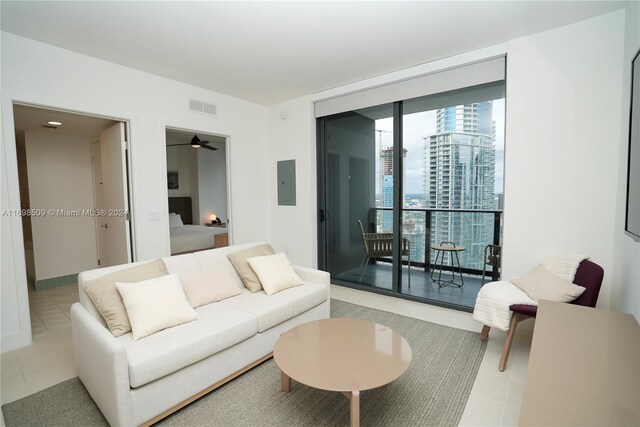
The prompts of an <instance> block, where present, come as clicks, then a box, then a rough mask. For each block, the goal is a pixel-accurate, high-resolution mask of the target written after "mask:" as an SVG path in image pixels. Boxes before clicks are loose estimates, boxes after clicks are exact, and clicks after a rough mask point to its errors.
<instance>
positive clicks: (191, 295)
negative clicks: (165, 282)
mask: <svg viewBox="0 0 640 427" xmlns="http://www.w3.org/2000/svg"><path fill="white" fill-rule="evenodd" d="M180 283H182V289H184V294H185V295H186V296H187V300H188V301H189V304H191V307H193V308H196V307H200V306H201V305H205V304H210V303H212V302H216V301H221V300H223V299H227V298H231V297H233V296H236V295H238V294H240V293H242V291H241V290H240V289H238V287H237V286H236V285H235V284H233V281H232V280H230V278H229V277H228V276H226V273H224V272H223V271H220V272H217V273H214V272H208V273H185V274H181V275H180Z"/></svg>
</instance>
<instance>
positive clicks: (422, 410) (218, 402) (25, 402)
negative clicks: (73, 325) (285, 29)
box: [2, 300, 485, 427]
mask: <svg viewBox="0 0 640 427" xmlns="http://www.w3.org/2000/svg"><path fill="white" fill-rule="evenodd" d="M331 317H350V318H358V319H367V320H372V321H374V322H377V323H380V324H383V325H386V326H389V327H391V328H392V329H393V330H395V331H396V332H399V333H400V334H401V335H402V336H403V337H404V338H405V339H406V340H407V341H408V342H409V345H410V346H411V349H412V351H413V360H412V363H411V366H410V367H409V369H408V370H407V372H406V373H405V374H404V375H403V376H402V377H400V378H399V379H398V380H396V381H394V382H393V383H391V384H389V385H386V386H384V387H381V388H378V389H375V390H369V391H366V392H363V393H362V395H361V401H360V402H361V403H360V404H361V424H362V425H363V426H367V425H371V426H394V427H395V426H416V425H421V426H456V425H458V423H459V421H460V418H461V416H462V412H463V411H464V407H465V405H466V402H467V399H468V397H469V393H470V392H471V387H472V385H473V382H474V381H475V378H476V375H477V373H478V368H479V366H480V362H481V361H482V356H483V354H484V350H485V343H484V342H483V341H480V338H479V335H478V334H477V333H473V332H468V331H463V330H459V329H453V328H449V327H446V326H442V325H437V324H434V323H429V322H424V321H421V320H416V319H412V318H408V317H404V316H399V315H396V314H392V313H387V312H384V311H380V310H374V309H370V308H366V307H361V306H358V305H354V304H348V303H345V302H341V301H335V300H332V301H331ZM2 411H3V413H4V417H5V421H6V425H7V426H8V427H12V426H34V425H47V426H72V425H81V426H99V425H107V423H106V420H105V419H104V418H103V417H102V415H101V414H100V411H99V410H98V408H97V407H96V406H95V404H94V403H93V401H92V400H91V398H90V397H89V395H88V394H87V391H86V390H85V389H84V387H83V386H82V383H81V382H80V380H79V379H78V378H73V379H71V380H68V381H65V382H63V383H60V384H57V385H55V386H53V387H50V388H48V389H46V390H43V391H40V392H38V393H36V394H33V395H31V396H27V397H25V398H23V399H20V400H18V401H16V402H12V403H8V404H6V405H3V406H2ZM348 424H349V404H348V401H347V399H346V398H345V397H344V396H343V395H342V394H340V393H332V392H327V391H323V390H316V389H313V388H310V387H307V386H304V385H301V384H298V383H296V382H295V381H294V382H293V387H292V389H291V392H290V393H283V392H281V391H280V371H279V369H278V367H277V366H276V364H275V362H274V361H273V359H271V360H268V361H266V362H264V363H263V364H261V365H259V366H257V367H255V368H254V369H252V370H251V371H249V372H247V373H245V374H244V375H242V376H240V377H239V378H236V379H235V380H233V381H231V382H229V383H227V384H226V385H224V386H222V387H220V388H219V389H217V390H216V391H214V392H212V393H210V394H208V395H207V396H204V397H203V398H201V399H199V400H197V401H196V402H193V403H192V404H190V405H188V406H187V407H185V408H183V409H182V410H180V411H178V412H177V413H175V414H173V415H172V416H170V417H168V418H166V419H164V420H163V421H161V422H160V423H159V424H158V425H166V426H200V425H210V426H225V427H228V426H338V425H342V426H346V425H348Z"/></svg>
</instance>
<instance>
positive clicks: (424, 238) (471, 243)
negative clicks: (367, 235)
mask: <svg viewBox="0 0 640 427" xmlns="http://www.w3.org/2000/svg"><path fill="white" fill-rule="evenodd" d="M402 211H403V221H402V222H403V230H402V234H403V237H405V238H408V239H409V242H410V245H411V266H413V267H420V268H424V270H425V271H429V270H430V268H431V265H432V263H433V260H434V258H435V253H432V251H431V244H432V243H434V244H439V243H440V242H441V241H453V242H454V243H456V244H457V245H462V246H465V247H466V248H467V249H466V250H465V251H464V252H463V253H462V255H461V257H460V262H461V264H462V272H463V273H466V274H472V275H481V274H482V269H483V266H484V248H485V247H486V245H489V244H492V245H499V244H500V234H501V233H500V230H501V224H502V211H501V210H478V209H427V208H403V210H402ZM391 215H393V208H382V207H379V208H378V207H374V208H370V209H369V220H368V225H367V228H368V232H372V233H375V232H385V233H389V232H392V231H393V230H390V229H388V228H389V227H390V226H391V224H392V223H393V221H392V220H391V219H390V216H391ZM463 216H464V217H463ZM434 221H435V223H434ZM456 240H457V241H456ZM378 261H382V262H392V259H391V258H379V259H378ZM402 262H403V264H407V260H406V259H405V260H403V261H402ZM444 268H445V269H450V268H449V267H447V266H445V267H444ZM489 271H490V272H491V276H492V280H498V279H499V271H498V269H497V268H495V267H491V269H490V270H489Z"/></svg>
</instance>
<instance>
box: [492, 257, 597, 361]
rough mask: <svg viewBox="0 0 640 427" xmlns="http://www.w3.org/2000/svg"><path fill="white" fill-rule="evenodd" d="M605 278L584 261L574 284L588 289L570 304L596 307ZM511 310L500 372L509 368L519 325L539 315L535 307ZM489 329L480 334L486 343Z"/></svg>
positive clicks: (589, 263) (517, 306)
mask: <svg viewBox="0 0 640 427" xmlns="http://www.w3.org/2000/svg"><path fill="white" fill-rule="evenodd" d="M603 278H604V270H603V269H602V267H600V266H599V265H598V264H596V263H594V262H591V261H589V260H588V259H585V260H583V261H582V262H581V263H580V265H579V266H578V269H577V270H576V275H575V277H574V279H573V283H575V284H576V285H579V286H583V287H584V288H586V289H585V291H584V293H583V294H582V295H580V296H579V297H578V298H577V299H575V300H574V301H571V302H570V303H569V304H575V305H582V306H585V307H595V306H596V302H597V301H598V294H599V293H600V286H601V285H602V279H603ZM509 309H510V310H511V311H512V312H513V313H512V315H511V323H510V324H509V331H508V332H507V338H506V339H505V341H504V347H503V348H502V357H501V358H500V364H499V365H498V369H499V370H500V372H502V371H504V369H505V367H506V366H507V360H508V359H509V352H510V351H511V343H512V342H513V337H514V335H515V333H516V327H517V326H518V323H519V322H521V321H523V320H526V319H528V318H530V317H536V314H537V313H538V307H537V306H535V305H523V304H514V305H512V306H509ZM558 327H561V325H558ZM489 329H491V327H489V326H486V325H485V326H484V327H483V328H482V332H481V333H480V339H481V340H483V341H484V340H486V339H487V337H488V336H489Z"/></svg>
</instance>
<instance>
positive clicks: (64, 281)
mask: <svg viewBox="0 0 640 427" xmlns="http://www.w3.org/2000/svg"><path fill="white" fill-rule="evenodd" d="M74 283H78V273H74V274H67V275H66V276H60V277H52V278H50V279H42V280H36V281H35V288H36V291H41V290H43V289H50V288H58V287H60V286H66V285H72V284H74Z"/></svg>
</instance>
